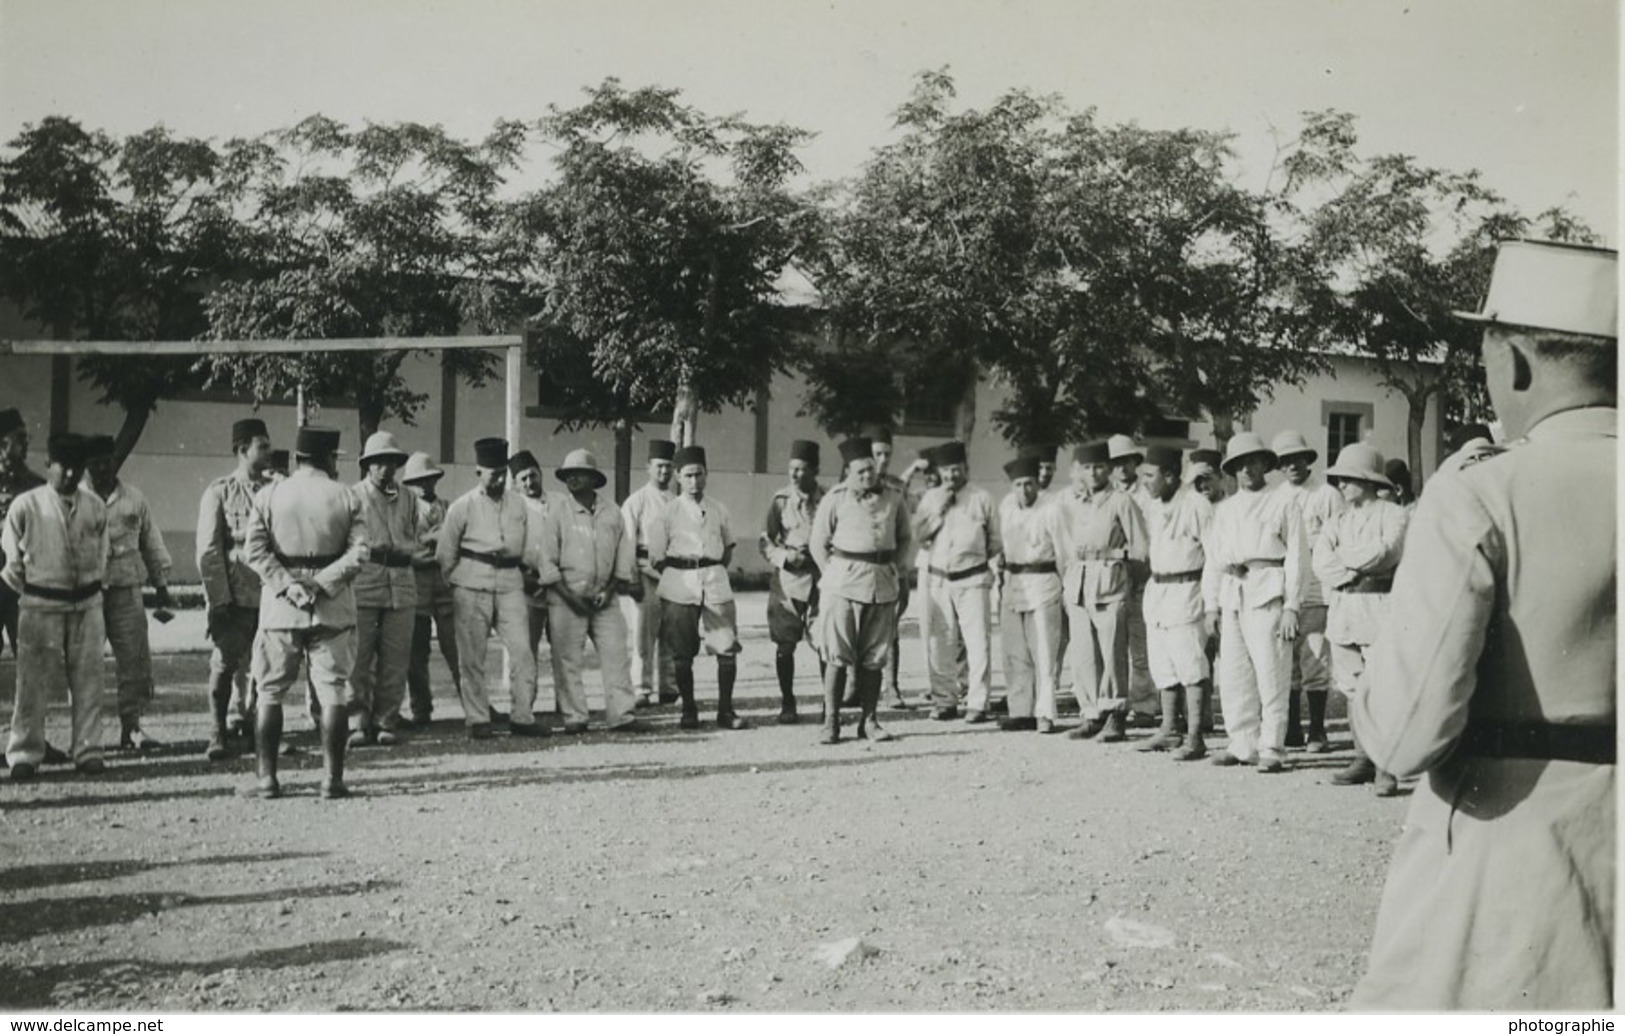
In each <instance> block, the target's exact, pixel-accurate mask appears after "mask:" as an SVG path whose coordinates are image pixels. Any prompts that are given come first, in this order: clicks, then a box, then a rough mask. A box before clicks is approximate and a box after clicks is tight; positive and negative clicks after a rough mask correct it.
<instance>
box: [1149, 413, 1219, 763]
mask: <svg viewBox="0 0 1625 1034" xmlns="http://www.w3.org/2000/svg"><path fill="white" fill-rule="evenodd" d="M1190 472H1191V478H1192V480H1193V481H1194V480H1195V479H1196V478H1198V477H1204V476H1206V477H1211V476H1213V474H1214V471H1213V470H1212V469H1211V468H1209V467H1207V466H1206V465H1205V464H1198V463H1192V464H1191V469H1190ZM1139 475H1140V483H1141V484H1142V485H1144V486H1145V492H1146V495H1147V496H1148V497H1149V498H1150V500H1151V501H1150V503H1149V504H1147V506H1146V508H1145V513H1146V530H1147V533H1148V535H1149V537H1150V540H1151V545H1150V557H1151V565H1150V566H1151V576H1150V580H1149V581H1148V582H1147V583H1146V586H1145V627H1146V655H1147V660H1148V661H1149V663H1150V665H1151V680H1152V682H1154V683H1155V684H1156V687H1157V692H1159V693H1160V694H1162V701H1161V702H1162V726H1161V728H1159V729H1158V730H1157V734H1156V735H1155V736H1153V737H1151V739H1149V740H1147V741H1146V742H1145V743H1144V744H1143V745H1141V747H1140V749H1141V750H1142V751H1163V750H1173V751H1174V758H1175V760H1178V761H1195V760H1197V759H1199V758H1202V757H1205V756H1206V755H1207V743H1206V741H1205V740H1204V739H1203V738H1202V732H1203V730H1202V709H1203V701H1204V700H1205V699H1206V697H1207V694H1208V693H1209V691H1210V689H1209V687H1210V685H1211V681H1210V680H1211V674H1212V673H1211V671H1210V669H1209V668H1208V656H1207V631H1206V622H1205V621H1204V620H1203V616H1204V615H1203V609H1202V606H1203V605H1202V569H1203V567H1204V563H1205V560H1206V554H1205V552H1204V550H1203V543H1204V542H1205V541H1206V540H1207V535H1208V531H1209V529H1210V528H1211V527H1212V524H1213V504H1212V503H1210V502H1208V500H1207V497H1206V496H1204V495H1203V494H1202V493H1201V492H1199V491H1198V490H1197V489H1196V488H1195V487H1194V486H1191V487H1186V486H1183V485H1181V484H1180V455H1179V450H1178V449H1170V448H1166V447H1164V446H1160V445H1153V446H1151V447H1150V448H1148V449H1147V450H1146V455H1145V463H1144V464H1142V465H1141V466H1140V469H1139ZM1181 708H1183V710H1184V713H1185V727H1186V730H1185V731H1186V738H1185V739H1184V741H1183V742H1181V739H1180V734H1179V730H1178V728H1177V722H1178V716H1179V712H1180V710H1181Z"/></svg>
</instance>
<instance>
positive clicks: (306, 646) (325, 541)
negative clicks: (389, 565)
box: [244, 427, 367, 799]
mask: <svg viewBox="0 0 1625 1034" xmlns="http://www.w3.org/2000/svg"><path fill="white" fill-rule="evenodd" d="M338 447H339V432H338V431H336V430H333V429H331V428H326V427H301V428H300V429H299V433H298V435H297V436H296V437H295V439H294V456H295V458H296V461H297V467H296V469H295V470H294V471H293V472H291V473H290V474H289V475H288V477H287V478H286V479H284V480H282V481H279V482H277V483H275V484H272V485H267V486H265V487H264V488H262V489H261V490H260V491H259V492H258V493H257V494H256V495H255V496H254V508H253V511H252V515H251V519H250V521H249V524H248V541H247V544H246V546H245V547H244V551H245V554H246V556H247V560H248V563H249V565H250V566H251V567H253V569H254V571H255V572H256V573H257V574H258V575H259V577H260V580H261V584H262V585H263V591H262V592H261V593H260V620H259V634H258V636H257V637H256V639H255V641H254V683H255V685H256V687H257V694H258V698H259V699H258V708H259V716H258V722H257V723H256V725H255V731H254V741H255V743H254V746H255V752H254V753H255V758H256V762H257V768H258V774H259V778H258V781H257V782H256V783H255V784H254V787H253V795H254V796H256V797H262V798H266V799H270V798H275V797H280V796H282V784H281V783H280V782H279V781H278V779H277V753H278V751H279V750H280V749H281V745H282V701H283V698H284V697H286V696H287V694H288V690H289V689H291V688H292V687H293V684H294V683H295V682H296V681H298V678H299V668H300V665H301V664H308V665H309V666H310V685H311V688H312V689H313V690H314V692H315V694H316V699H317V700H318V701H319V702H320V703H321V707H322V720H321V728H322V754H323V756H324V758H325V761H326V778H325V779H324V780H323V781H322V796H323V797H325V798H329V799H333V798H339V797H347V796H349V790H348V788H346V787H345V785H344V746H345V740H346V737H347V736H348V734H349V728H348V726H349V722H348V720H347V718H346V715H345V708H346V703H347V701H348V699H349V683H350V671H351V669H352V668H353V667H354V661H355V637H354V632H355V621H356V607H355V594H354V592H353V591H352V590H351V584H350V583H351V582H352V581H353V580H354V579H355V577H356V575H357V574H358V573H360V571H361V567H362V565H363V564H364V563H365V562H366V560H367V537H366V530H365V524H364V521H363V518H362V515H361V503H360V501H359V500H358V499H357V498H356V495H355V493H354V492H352V491H351V490H350V489H349V488H347V487H345V486H344V485H343V484H341V483H340V482H339V480H338V467H337V465H336V464H337V454H338Z"/></svg>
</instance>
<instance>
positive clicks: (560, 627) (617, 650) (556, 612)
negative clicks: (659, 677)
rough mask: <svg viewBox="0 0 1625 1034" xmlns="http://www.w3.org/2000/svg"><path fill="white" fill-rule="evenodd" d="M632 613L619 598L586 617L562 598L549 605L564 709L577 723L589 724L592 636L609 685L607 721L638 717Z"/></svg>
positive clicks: (550, 637)
mask: <svg viewBox="0 0 1625 1034" xmlns="http://www.w3.org/2000/svg"><path fill="white" fill-rule="evenodd" d="M626 636H627V630H626V618H625V616H624V615H622V614H621V608H620V607H619V606H618V605H617V603H616V602H614V601H611V602H610V604H609V605H608V606H606V607H604V608H603V609H602V610H597V611H594V612H593V613H592V614H590V615H587V616H582V615H580V614H577V613H576V612H575V611H573V610H571V609H570V607H569V605H568V604H566V603H565V602H564V601H562V600H557V599H553V600H549V601H548V604H547V638H548V642H549V643H550V644H551V645H552V647H553V663H554V666H555V667H556V668H557V669H558V674H559V679H558V683H557V687H556V689H557V692H558V697H559V709H560V710H561V711H563V712H564V720H565V721H566V722H569V723H571V724H572V725H575V724H580V725H585V724H586V723H587V712H588V707H587V686H586V683H585V680H584V678H583V676H582V672H581V666H582V660H583V658H584V657H585V655H586V652H587V640H588V639H591V640H592V644H593V647H594V648H595V649H596V650H597V651H598V669H599V674H600V675H601V677H602V679H603V684H604V723H605V724H606V725H608V726H609V727H610V728H612V729H613V728H614V727H615V726H617V725H620V724H621V723H622V722H625V721H627V720H629V719H630V718H631V717H632V711H633V709H634V708H635V707H636V706H637V698H636V696H635V695H634V694H633V692H632V658H631V656H630V655H629V654H628V653H627V644H626Z"/></svg>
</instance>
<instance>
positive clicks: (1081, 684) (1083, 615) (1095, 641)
mask: <svg viewBox="0 0 1625 1034" xmlns="http://www.w3.org/2000/svg"><path fill="white" fill-rule="evenodd" d="M1127 606H1128V600H1127V599H1126V598H1125V599H1121V600H1118V601H1117V602H1115V603H1108V604H1106V605H1105V606H1104V607H1097V606H1094V605H1093V604H1091V605H1089V606H1079V605H1077V604H1075V603H1068V604H1067V605H1066V616H1067V628H1068V631H1069V633H1070V635H1071V642H1070V643H1069V644H1068V652H1069V653H1070V654H1071V657H1069V658H1068V662H1069V663H1070V665H1071V667H1072V695H1073V696H1075V697H1077V698H1078V713H1079V714H1080V715H1082V716H1083V717H1084V718H1085V719H1090V718H1099V717H1101V716H1102V715H1106V714H1110V713H1111V712H1113V711H1123V710H1126V709H1127V708H1128V680H1129V663H1128V614H1127V613H1126V609H1125V608H1127Z"/></svg>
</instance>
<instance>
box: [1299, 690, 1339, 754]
mask: <svg viewBox="0 0 1625 1034" xmlns="http://www.w3.org/2000/svg"><path fill="white" fill-rule="evenodd" d="M1306 696H1307V697H1308V700H1309V736H1308V738H1307V739H1305V740H1304V744H1303V749H1304V751H1305V753H1309V754H1324V753H1326V752H1327V751H1328V750H1331V749H1332V745H1331V741H1329V740H1328V739H1327V738H1326V700H1327V698H1328V697H1330V696H1331V694H1330V693H1328V692H1326V691H1325V690H1317V691H1314V692H1310V693H1307V694H1306Z"/></svg>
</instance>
